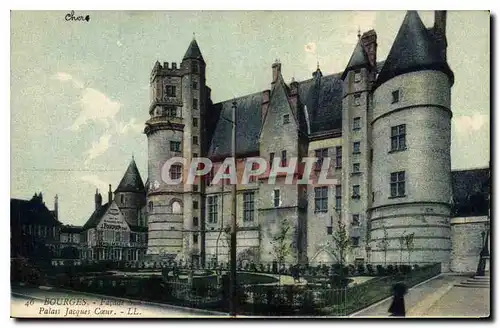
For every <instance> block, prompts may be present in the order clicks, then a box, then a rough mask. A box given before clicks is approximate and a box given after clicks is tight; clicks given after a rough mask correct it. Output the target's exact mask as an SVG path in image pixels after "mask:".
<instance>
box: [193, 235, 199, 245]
mask: <svg viewBox="0 0 500 328" xmlns="http://www.w3.org/2000/svg"><path fill="white" fill-rule="evenodd" d="M193 244H198V234H197V233H195V234H193Z"/></svg>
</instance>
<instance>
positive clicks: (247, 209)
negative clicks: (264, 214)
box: [243, 192, 255, 222]
mask: <svg viewBox="0 0 500 328" xmlns="http://www.w3.org/2000/svg"><path fill="white" fill-rule="evenodd" d="M254 211H255V206H254V193H253V192H246V193H244V194H243V221H245V222H251V221H253V219H254Z"/></svg>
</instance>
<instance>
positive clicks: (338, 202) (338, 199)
mask: <svg viewBox="0 0 500 328" xmlns="http://www.w3.org/2000/svg"><path fill="white" fill-rule="evenodd" d="M335 209H336V210H337V211H340V210H341V209H342V185H335Z"/></svg>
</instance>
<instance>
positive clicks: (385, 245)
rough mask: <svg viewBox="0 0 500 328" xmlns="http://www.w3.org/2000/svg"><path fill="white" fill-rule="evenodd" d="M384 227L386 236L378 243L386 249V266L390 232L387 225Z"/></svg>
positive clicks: (385, 264)
mask: <svg viewBox="0 0 500 328" xmlns="http://www.w3.org/2000/svg"><path fill="white" fill-rule="evenodd" d="M383 229H384V237H383V238H382V240H381V241H380V242H379V243H378V244H377V246H378V247H380V248H381V249H382V250H383V251H384V266H387V250H388V248H389V234H388V233H387V229H386V228H385V227H383Z"/></svg>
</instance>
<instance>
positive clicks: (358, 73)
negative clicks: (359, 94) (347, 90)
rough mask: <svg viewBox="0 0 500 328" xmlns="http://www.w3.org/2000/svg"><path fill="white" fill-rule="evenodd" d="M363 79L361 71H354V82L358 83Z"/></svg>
mask: <svg viewBox="0 0 500 328" xmlns="http://www.w3.org/2000/svg"><path fill="white" fill-rule="evenodd" d="M360 81H361V71H359V70H358V71H354V82H356V83H358V82H360Z"/></svg>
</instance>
